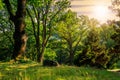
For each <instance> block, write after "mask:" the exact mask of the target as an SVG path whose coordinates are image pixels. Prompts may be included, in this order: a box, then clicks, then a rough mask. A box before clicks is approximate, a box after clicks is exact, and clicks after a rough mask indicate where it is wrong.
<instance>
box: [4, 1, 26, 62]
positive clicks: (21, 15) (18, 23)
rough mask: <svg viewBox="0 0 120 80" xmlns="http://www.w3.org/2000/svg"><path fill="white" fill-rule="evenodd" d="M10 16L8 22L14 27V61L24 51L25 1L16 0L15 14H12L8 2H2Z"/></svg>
mask: <svg viewBox="0 0 120 80" xmlns="http://www.w3.org/2000/svg"><path fill="white" fill-rule="evenodd" d="M4 3H5V5H6V7H7V10H8V13H9V15H10V20H11V21H12V22H13V23H14V25H15V31H14V34H13V39H14V51H13V55H12V58H13V59H14V60H17V59H19V58H20V57H21V56H22V54H23V53H24V52H25V49H26V42H27V35H26V33H25V27H26V24H25V15H26V0H17V11H16V14H15V15H14V13H13V12H12V7H11V4H10V2H9V0H4Z"/></svg>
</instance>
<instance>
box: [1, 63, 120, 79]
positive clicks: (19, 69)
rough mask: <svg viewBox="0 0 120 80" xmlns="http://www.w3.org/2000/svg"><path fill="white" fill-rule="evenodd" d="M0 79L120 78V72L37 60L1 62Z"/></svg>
mask: <svg viewBox="0 0 120 80" xmlns="http://www.w3.org/2000/svg"><path fill="white" fill-rule="evenodd" d="M0 80H120V73H119V72H112V71H108V70H104V69H97V68H91V67H76V66H65V65H61V66H59V67H43V66H41V65H40V64H38V63H35V62H32V63H15V64H11V63H8V62H6V63H2V62H1V63H0Z"/></svg>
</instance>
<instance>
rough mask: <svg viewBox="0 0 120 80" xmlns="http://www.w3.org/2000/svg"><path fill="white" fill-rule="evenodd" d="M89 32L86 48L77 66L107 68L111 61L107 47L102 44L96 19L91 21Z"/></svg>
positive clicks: (85, 41)
mask: <svg viewBox="0 0 120 80" xmlns="http://www.w3.org/2000/svg"><path fill="white" fill-rule="evenodd" d="M88 24H90V25H89V31H88V35H87V38H86V39H85V40H84V47H83V50H82V52H81V53H80V54H79V55H78V57H77V58H76V60H75V61H76V62H75V64H76V65H78V66H81V65H90V66H96V67H99V68H106V64H107V62H108V61H109V56H108V55H107V52H106V49H105V46H104V45H102V44H100V40H101V39H100V35H99V31H98V30H97V26H98V23H97V22H96V20H94V19H90V20H89V23H88Z"/></svg>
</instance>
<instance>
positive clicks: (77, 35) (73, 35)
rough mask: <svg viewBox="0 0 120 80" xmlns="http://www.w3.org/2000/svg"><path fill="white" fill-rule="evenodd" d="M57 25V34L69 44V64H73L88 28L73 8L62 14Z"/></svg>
mask: <svg viewBox="0 0 120 80" xmlns="http://www.w3.org/2000/svg"><path fill="white" fill-rule="evenodd" d="M57 26H58V27H56V28H57V34H58V35H59V36H60V38H61V39H63V40H65V42H66V44H67V51H68V52H69V59H68V62H69V65H73V64H74V63H73V62H74V56H75V53H76V51H77V48H78V46H79V43H80V42H81V40H82V39H83V35H84V33H85V31H86V28H85V27H83V26H82V25H80V19H79V18H78V17H77V14H76V13H75V12H72V11H71V10H68V11H67V12H65V13H64V14H63V15H62V17H61V19H60V22H59V23H58V24H57Z"/></svg>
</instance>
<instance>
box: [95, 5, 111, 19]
mask: <svg viewBox="0 0 120 80" xmlns="http://www.w3.org/2000/svg"><path fill="white" fill-rule="evenodd" d="M109 14H110V12H109V9H108V7H107V6H102V5H99V6H94V10H93V16H94V17H95V18H96V19H98V20H100V21H104V19H106V18H108V15H109Z"/></svg>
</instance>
